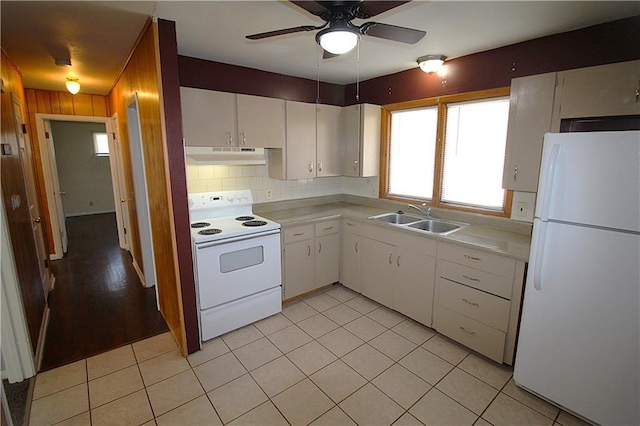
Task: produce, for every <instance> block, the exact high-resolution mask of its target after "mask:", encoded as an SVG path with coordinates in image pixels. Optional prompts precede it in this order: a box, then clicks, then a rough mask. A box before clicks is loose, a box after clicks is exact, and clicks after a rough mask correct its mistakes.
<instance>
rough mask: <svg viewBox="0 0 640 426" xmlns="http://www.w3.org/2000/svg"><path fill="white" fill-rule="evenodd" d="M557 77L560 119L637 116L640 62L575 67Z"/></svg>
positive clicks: (638, 109) (638, 112) (639, 107)
mask: <svg viewBox="0 0 640 426" xmlns="http://www.w3.org/2000/svg"><path fill="white" fill-rule="evenodd" d="M558 76H559V77H560V78H561V80H562V97H561V101H560V118H575V117H604V116H612V115H631V114H640V101H639V100H638V90H640V61H629V62H620V63H616V64H609V65H600V66H597V67H588V68H578V69H575V70H569V71H563V72H561V73H558Z"/></svg>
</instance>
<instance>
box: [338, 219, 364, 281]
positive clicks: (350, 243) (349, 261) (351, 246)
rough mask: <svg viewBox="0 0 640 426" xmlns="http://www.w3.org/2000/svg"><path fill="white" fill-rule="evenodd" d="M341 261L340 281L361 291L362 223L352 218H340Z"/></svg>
mask: <svg viewBox="0 0 640 426" xmlns="http://www.w3.org/2000/svg"><path fill="white" fill-rule="evenodd" d="M341 248H342V250H341V254H342V261H341V262H340V283H342V285H344V286H345V287H348V288H350V289H351V290H353V291H357V292H358V293H362V280H361V279H360V257H361V253H362V224H361V223H360V222H358V221H356V220H352V219H342V247H341Z"/></svg>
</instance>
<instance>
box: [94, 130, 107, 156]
mask: <svg viewBox="0 0 640 426" xmlns="http://www.w3.org/2000/svg"><path fill="white" fill-rule="evenodd" d="M93 152H94V153H95V155H96V157H108V156H109V137H108V136H107V134H106V133H94V134H93Z"/></svg>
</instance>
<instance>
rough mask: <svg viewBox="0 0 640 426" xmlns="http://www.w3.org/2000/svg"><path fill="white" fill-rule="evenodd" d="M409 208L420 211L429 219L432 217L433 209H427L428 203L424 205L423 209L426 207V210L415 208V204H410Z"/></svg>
mask: <svg viewBox="0 0 640 426" xmlns="http://www.w3.org/2000/svg"><path fill="white" fill-rule="evenodd" d="M409 207H410V208H412V209H416V210H418V211H419V212H420V213H422V214H424V215H425V216H427V217H431V207H427V203H422V207H426V210H425V209H424V208H422V209H421V208H420V207H418V206H414V205H413V204H409Z"/></svg>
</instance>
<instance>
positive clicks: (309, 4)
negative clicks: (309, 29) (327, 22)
mask: <svg viewBox="0 0 640 426" xmlns="http://www.w3.org/2000/svg"><path fill="white" fill-rule="evenodd" d="M289 1H290V2H291V3H293V4H295V5H296V6H298V7H301V8H303V9H304V10H306V11H307V12H309V13H311V14H313V15H318V16H319V15H322V14H323V13H325V12H326V11H327V8H326V7H324V6H323V5H321V4H318V3H317V2H315V1H308V0H289Z"/></svg>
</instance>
